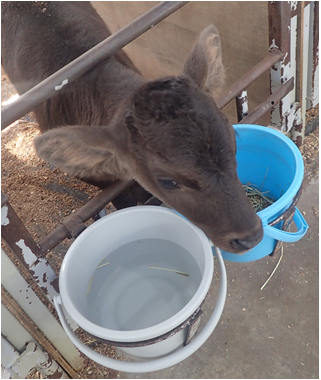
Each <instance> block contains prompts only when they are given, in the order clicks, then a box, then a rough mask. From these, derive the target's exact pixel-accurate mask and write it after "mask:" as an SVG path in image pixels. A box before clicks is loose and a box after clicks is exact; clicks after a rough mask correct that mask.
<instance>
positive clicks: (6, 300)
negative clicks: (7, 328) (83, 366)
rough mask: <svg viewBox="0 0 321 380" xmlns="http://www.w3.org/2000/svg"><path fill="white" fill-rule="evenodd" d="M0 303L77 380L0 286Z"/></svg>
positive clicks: (74, 374)
mask: <svg viewBox="0 0 321 380" xmlns="http://www.w3.org/2000/svg"><path fill="white" fill-rule="evenodd" d="M1 302H3V304H4V305H5V306H6V308H7V309H8V310H9V311H10V313H11V314H12V315H13V316H14V317H15V318H16V319H17V320H18V321H19V322H20V323H21V324H22V325H23V326H24V327H25V329H26V330H27V331H28V332H29V333H30V335H31V336H32V337H33V339H35V341H37V342H39V344H40V345H41V346H42V347H43V348H44V349H45V350H46V351H47V352H48V354H49V355H50V356H51V357H52V358H53V359H55V361H56V362H57V363H58V364H59V365H60V366H61V367H62V368H63V369H64V370H65V371H66V372H67V373H68V374H69V375H70V376H71V378H72V379H79V378H80V376H79V375H78V374H77V372H76V371H75V370H74V369H73V368H72V367H71V365H70V364H69V363H68V362H67V361H66V360H65V359H64V358H63V356H62V355H61V354H60V353H59V351H58V350H57V349H56V348H55V347H54V346H53V345H52V343H51V342H50V341H49V340H48V338H47V337H46V336H45V335H44V334H43V332H42V331H40V330H39V328H38V327H37V326H36V325H35V324H34V323H33V322H32V321H31V319H30V317H29V316H28V315H27V314H26V312H25V311H24V310H23V309H22V308H21V307H20V305H19V304H18V303H17V302H16V301H15V300H14V299H13V298H12V297H11V296H10V294H9V293H8V292H7V291H6V289H5V288H4V287H3V286H1Z"/></svg>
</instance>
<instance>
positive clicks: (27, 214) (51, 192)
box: [1, 73, 319, 379]
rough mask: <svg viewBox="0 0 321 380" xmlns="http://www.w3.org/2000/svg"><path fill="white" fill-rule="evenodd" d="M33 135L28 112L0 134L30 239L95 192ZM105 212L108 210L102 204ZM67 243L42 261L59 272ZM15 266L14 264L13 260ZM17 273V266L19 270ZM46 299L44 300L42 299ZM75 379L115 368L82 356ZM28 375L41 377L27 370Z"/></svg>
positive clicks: (5, 169)
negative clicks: (45, 154)
mask: <svg viewBox="0 0 321 380" xmlns="http://www.w3.org/2000/svg"><path fill="white" fill-rule="evenodd" d="M1 82H2V103H3V102H5V101H7V100H8V99H9V98H11V96H13V95H14V94H15V91H14V89H13V88H12V86H11V84H10V82H9V81H8V79H7V77H6V76H5V74H4V73H2V76H1ZM308 117H309V118H315V117H318V108H317V109H314V110H311V111H310V114H309V115H308ZM36 134H38V131H37V124H36V122H35V121H34V120H33V115H32V113H31V114H28V115H26V116H25V117H23V118H22V119H20V120H18V121H16V122H15V123H13V124H12V125H11V126H9V127H8V128H6V129H5V130H4V131H3V132H2V134H1V135H2V138H1V149H2V153H1V157H2V160H1V180H2V193H3V194H6V195H7V196H8V197H9V201H10V203H11V205H12V206H13V208H14V209H15V211H16V212H17V214H18V215H19V217H20V218H21V220H22V222H23V223H24V225H25V226H26V228H27V229H28V231H29V232H30V234H31V235H32V237H33V238H34V239H35V241H39V240H40V239H42V238H43V237H44V236H46V234H48V232H49V231H51V230H53V229H54V228H55V227H57V226H58V225H59V223H60V221H61V220H62V219H63V218H64V217H66V216H67V215H69V214H70V213H72V212H73V211H75V210H76V209H78V208H79V207H81V206H82V205H84V204H85V203H86V202H87V201H88V200H89V199H90V198H91V197H93V196H94V195H95V194H97V193H98V192H99V189H97V188H96V187H94V186H90V185H87V184H85V183H83V182H81V181H78V180H76V179H74V178H70V177H68V176H67V175H66V174H64V173H62V172H61V171H59V170H58V169H55V168H52V167H50V165H49V164H47V163H45V162H43V161H42V160H40V159H39V158H37V156H36V155H35V151H34V148H33V137H34V136H35V135H36ZM318 149H319V127H317V128H316V129H315V130H314V131H313V132H312V133H311V134H310V135H308V136H307V137H306V139H305V145H304V147H303V149H302V154H303V157H304V161H305V181H309V180H310V179H311V178H312V177H313V176H315V175H317V174H318V168H319V158H318V151H319V150H318ZM107 209H109V211H112V210H113V207H112V205H111V204H110V205H108V206H107ZM70 244H71V241H69V240H65V241H64V242H62V243H61V244H60V245H59V246H58V247H57V248H55V249H54V250H53V251H51V252H50V253H49V254H48V255H47V259H48V261H49V262H50V264H51V265H52V267H53V268H54V270H55V271H56V273H57V274H59V270H60V266H61V263H62V260H63V257H64V255H65V253H66V251H67V249H68V247H69V246H70ZM3 246H4V249H5V250H6V252H7V254H8V255H10V257H12V259H13V260H14V261H15V259H14V257H13V255H12V254H11V252H10V250H9V249H8V248H7V247H6V246H5V244H3ZM17 265H18V264H17ZM21 271H22V272H23V269H21ZM44 302H46V301H44ZM80 337H81V339H82V340H83V341H84V342H85V343H87V344H88V345H90V346H91V347H93V348H95V349H97V350H98V351H99V352H101V353H103V354H106V355H108V356H111V357H116V356H117V355H116V352H115V350H114V349H113V348H112V347H110V346H107V345H104V344H99V343H98V342H96V341H94V340H93V339H92V338H90V337H88V336H87V335H86V334H84V333H80ZM79 375H80V376H81V378H95V379H97V378H117V377H119V374H118V373H117V372H116V371H112V370H109V369H107V368H105V367H102V366H100V365H98V364H97V363H94V362H92V361H90V360H88V365H87V366H86V367H85V368H84V369H83V370H82V371H81V372H80V373H79ZM29 378H43V377H42V375H41V374H40V373H39V372H37V371H33V372H32V373H31V374H30V375H29Z"/></svg>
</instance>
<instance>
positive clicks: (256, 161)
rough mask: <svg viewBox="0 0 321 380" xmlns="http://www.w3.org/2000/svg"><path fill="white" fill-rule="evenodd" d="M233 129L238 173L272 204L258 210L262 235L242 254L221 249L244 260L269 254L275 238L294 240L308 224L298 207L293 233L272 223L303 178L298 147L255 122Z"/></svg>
mask: <svg viewBox="0 0 321 380" xmlns="http://www.w3.org/2000/svg"><path fill="white" fill-rule="evenodd" d="M234 128H235V131H236V143H237V153H236V160H237V164H238V169H237V172H238V176H239V178H240V180H241V182H242V184H243V185H245V184H247V183H250V184H251V185H255V187H256V188H257V189H259V190H260V191H262V192H263V191H268V192H269V193H267V194H266V195H267V196H269V197H271V198H272V199H274V200H276V202H275V203H273V204H272V205H270V206H269V207H267V208H265V209H264V210H262V211H260V212H258V213H257V215H258V216H259V217H260V218H261V220H262V224H263V229H264V237H263V240H262V241H261V242H260V243H259V244H258V245H257V246H256V247H254V248H253V249H251V250H250V251H248V252H246V253H245V254H243V255H236V254H233V253H230V252H226V251H223V250H222V256H223V258H224V259H225V260H228V261H235V262H247V261H253V260H258V259H261V258H262V257H264V256H267V255H269V254H271V253H272V252H273V251H274V249H275V247H276V244H277V242H278V241H283V242H290V243H293V242H296V241H298V240H300V239H301V238H302V237H303V236H304V235H305V233H306V231H307V229H308V225H307V223H306V221H305V220H304V218H303V216H302V215H301V213H300V212H299V210H298V209H297V208H295V213H294V216H293V221H294V223H295V224H296V227H297V231H296V232H287V231H283V230H282V226H283V222H280V223H278V224H276V225H274V226H271V225H269V224H271V223H272V222H273V221H274V220H275V219H277V218H278V217H279V216H280V215H282V214H283V213H284V212H285V211H286V210H287V209H289V207H290V206H291V204H292V201H293V198H294V197H295V196H296V195H297V193H298V191H299V189H300V187H301V184H302V180H303V174H304V164H303V159H302V155H301V153H300V151H299V149H298V148H297V146H296V145H295V144H294V143H293V142H292V141H291V140H290V139H289V138H288V137H286V136H284V135H283V134H282V133H281V132H278V131H275V130H273V129H271V128H267V127H262V126H258V125H247V124H241V125H236V126H234Z"/></svg>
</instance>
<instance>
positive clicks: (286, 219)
mask: <svg viewBox="0 0 321 380" xmlns="http://www.w3.org/2000/svg"><path fill="white" fill-rule="evenodd" d="M301 193H302V185H301V187H300V189H299V191H298V192H297V194H296V196H295V197H294V198H293V201H292V204H291V206H290V207H289V208H288V209H287V210H286V211H285V212H284V213H283V214H282V215H280V216H279V217H278V218H276V219H275V220H273V222H270V223H269V225H270V226H275V225H276V224H278V223H280V222H282V221H283V225H282V228H281V230H282V231H287V229H288V228H289V227H290V224H291V222H292V218H293V215H294V213H295V207H296V205H297V203H298V202H299V199H300V196H301ZM282 245H283V241H280V240H278V242H277V243H276V246H275V248H274V250H273V252H272V253H270V255H269V256H273V255H274V254H275V252H277V251H278V250H279V249H280V248H281V247H282Z"/></svg>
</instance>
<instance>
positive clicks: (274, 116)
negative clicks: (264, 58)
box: [269, 1, 298, 133]
mask: <svg viewBox="0 0 321 380" xmlns="http://www.w3.org/2000/svg"><path fill="white" fill-rule="evenodd" d="M297 5H298V2H294V1H293V2H285V1H270V2H269V44H270V51H273V50H274V49H279V50H281V51H282V53H283V54H284V58H283V59H282V61H280V62H277V63H276V64H275V65H274V66H273V67H272V68H271V70H270V79H271V93H272V94H273V93H274V92H275V91H277V90H278V89H279V88H281V86H283V85H284V84H285V83H286V82H287V81H288V80H289V79H290V78H291V77H293V78H294V87H293V90H291V91H290V92H289V93H288V94H287V95H286V96H285V97H284V98H283V99H281V101H280V102H279V103H278V106H277V107H274V108H273V109H272V112H271V125H272V126H274V127H276V128H278V129H279V130H281V131H282V132H285V133H288V132H290V130H291V128H292V127H293V125H294V123H295V120H296V117H297V114H296V113H295V111H294V107H293V104H294V103H295V102H296V94H295V88H296V50H297V49H296V47H297V24H298V21H297Z"/></svg>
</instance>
